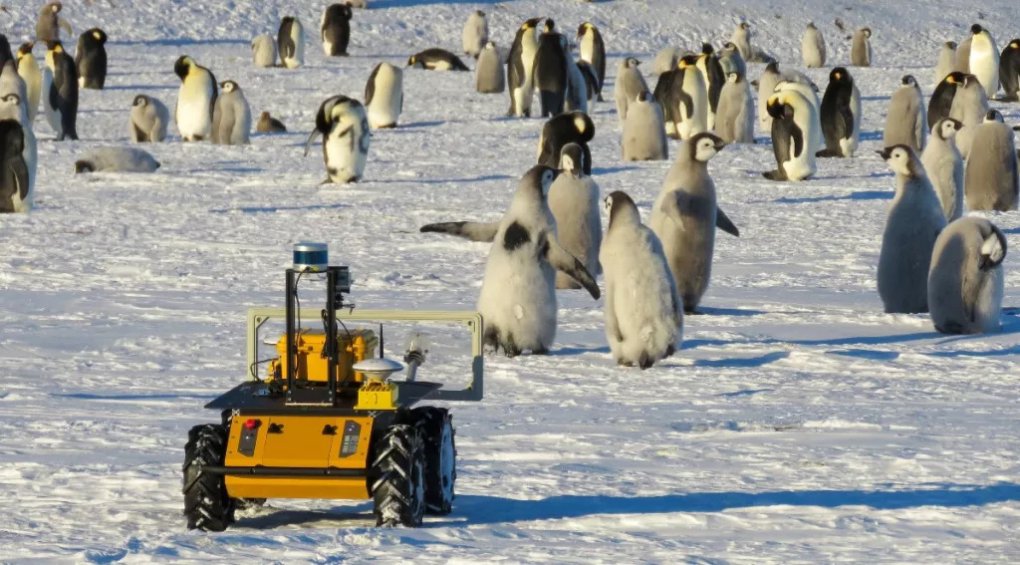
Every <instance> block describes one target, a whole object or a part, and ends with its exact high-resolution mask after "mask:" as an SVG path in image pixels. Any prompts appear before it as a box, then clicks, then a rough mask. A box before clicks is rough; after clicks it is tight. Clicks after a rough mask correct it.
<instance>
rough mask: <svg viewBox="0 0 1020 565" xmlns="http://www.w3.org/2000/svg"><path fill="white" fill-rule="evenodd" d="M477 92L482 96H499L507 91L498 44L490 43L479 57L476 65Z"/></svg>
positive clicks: (487, 43)
mask: <svg viewBox="0 0 1020 565" xmlns="http://www.w3.org/2000/svg"><path fill="white" fill-rule="evenodd" d="M475 90H476V91H477V92H480V93H482V94H498V93H500V92H503V91H504V90H506V77H505V76H504V71H503V62H502V61H500V59H499V50H498V49H497V48H496V44H495V43H493V42H491V41H488V42H486V43H485V47H484V48H482V51H481V53H480V54H479V55H478V63H477V64H476V65H475Z"/></svg>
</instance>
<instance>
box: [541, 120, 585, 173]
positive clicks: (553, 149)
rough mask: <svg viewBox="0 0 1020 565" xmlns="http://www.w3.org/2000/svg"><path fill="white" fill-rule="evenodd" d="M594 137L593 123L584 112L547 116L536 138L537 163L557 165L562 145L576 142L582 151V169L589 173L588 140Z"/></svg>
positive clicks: (550, 165)
mask: <svg viewBox="0 0 1020 565" xmlns="http://www.w3.org/2000/svg"><path fill="white" fill-rule="evenodd" d="M594 137H595V123H594V122H592V121H591V118H590V117H588V114H585V113H584V112H577V111H575V112H565V113H563V114H560V115H558V116H553V117H552V118H549V121H547V122H546V123H545V125H544V126H542V135H541V136H540V137H539V138H538V164H539V165H545V166H547V167H554V168H555V167H557V166H558V165H559V161H560V153H561V152H562V151H563V146H564V145H566V144H568V143H576V144H578V145H580V146H581V150H582V151H583V153H584V159H583V160H584V163H583V165H584V166H583V167H582V170H584V174H586V175H590V174H591V150H590V149H589V148H588V142H589V141H591V140H592V138H594Z"/></svg>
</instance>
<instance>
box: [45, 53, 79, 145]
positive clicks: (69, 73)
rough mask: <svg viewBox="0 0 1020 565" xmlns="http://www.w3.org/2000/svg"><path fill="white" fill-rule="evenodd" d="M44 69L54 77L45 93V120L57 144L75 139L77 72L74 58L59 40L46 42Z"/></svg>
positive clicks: (76, 137) (76, 136)
mask: <svg viewBox="0 0 1020 565" xmlns="http://www.w3.org/2000/svg"><path fill="white" fill-rule="evenodd" d="M46 66H47V67H48V68H49V69H50V73H52V75H53V82H52V83H50V87H49V92H47V93H44V96H43V106H44V108H45V110H46V121H48V122H49V123H50V127H52V128H53V131H55V132H56V134H57V141H63V140H65V139H67V138H68V137H70V138H71V139H78V129H77V123H78V71H77V70H75V65H74V59H72V58H71V56H70V55H68V54H67V53H66V52H65V51H64V46H63V45H61V43H60V42H59V41H52V42H50V43H49V49H48V50H47V51H46Z"/></svg>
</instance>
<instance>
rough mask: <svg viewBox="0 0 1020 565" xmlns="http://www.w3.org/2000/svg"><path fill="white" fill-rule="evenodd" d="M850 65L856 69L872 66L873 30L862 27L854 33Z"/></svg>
mask: <svg viewBox="0 0 1020 565" xmlns="http://www.w3.org/2000/svg"><path fill="white" fill-rule="evenodd" d="M850 64H851V65H853V66H855V67H870V66H871V28H870V27H862V28H861V29H859V30H857V31H855V32H854V37H853V42H852V43H851V45H850Z"/></svg>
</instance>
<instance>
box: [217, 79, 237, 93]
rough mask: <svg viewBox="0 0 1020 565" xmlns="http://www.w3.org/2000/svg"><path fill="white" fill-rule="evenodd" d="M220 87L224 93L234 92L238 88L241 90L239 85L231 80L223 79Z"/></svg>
mask: <svg viewBox="0 0 1020 565" xmlns="http://www.w3.org/2000/svg"><path fill="white" fill-rule="evenodd" d="M220 88H222V89H223V92H224V93H225V94H229V93H231V92H236V91H238V90H241V87H240V86H238V85H237V83H236V82H234V81H232V80H225V81H223V82H221V83H220Z"/></svg>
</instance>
